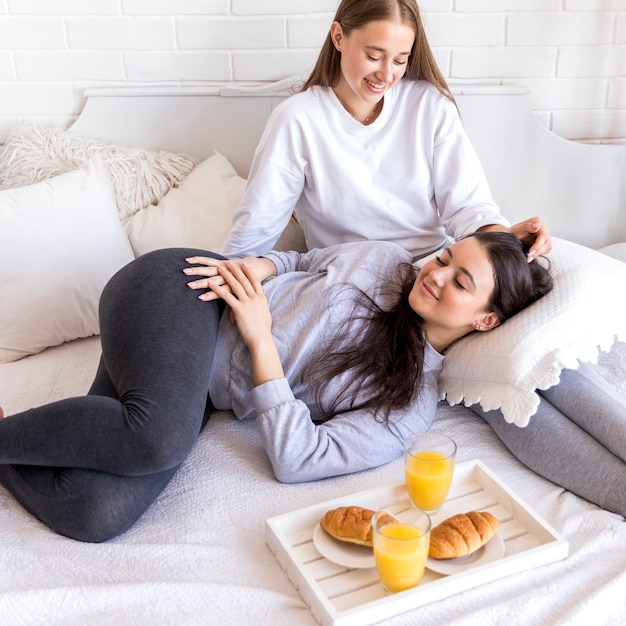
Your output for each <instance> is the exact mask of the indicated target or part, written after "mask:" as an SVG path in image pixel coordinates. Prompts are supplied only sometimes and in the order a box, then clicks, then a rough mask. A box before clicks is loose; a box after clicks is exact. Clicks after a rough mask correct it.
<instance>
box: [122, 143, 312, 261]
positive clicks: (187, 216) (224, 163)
mask: <svg viewBox="0 0 626 626" xmlns="http://www.w3.org/2000/svg"><path fill="white" fill-rule="evenodd" d="M245 185H246V181H245V180H244V179H243V178H241V177H240V176H238V175H237V172H236V171H235V168H234V167H233V166H232V165H231V164H230V162H229V161H228V159H226V157H225V156H223V155H222V154H220V153H219V152H217V151H216V150H212V151H211V152H210V153H209V156H208V157H207V158H206V159H205V160H204V161H202V162H201V163H199V164H198V165H196V167H195V168H194V169H193V171H192V172H191V174H189V176H187V178H185V180H184V181H183V182H182V183H181V185H180V186H179V187H177V188H174V189H172V190H171V191H169V192H168V193H167V194H166V195H165V196H164V197H163V198H162V200H161V201H160V202H159V203H158V204H157V205H156V206H150V207H148V208H146V209H142V210H141V211H139V212H137V213H135V214H134V215H131V216H130V217H127V218H125V219H124V220H123V223H124V228H125V229H126V234H127V235H128V238H129V239H130V242H131V244H132V246H133V250H134V252H135V254H136V255H137V256H139V255H141V254H145V253H146V252H150V251H151V250H157V249H159V248H176V247H185V248H200V249H202V250H215V249H216V248H219V247H220V246H221V245H222V244H223V243H224V241H225V240H226V237H227V235H228V233H229V231H230V229H231V226H232V218H233V213H234V211H235V208H236V207H237V205H238V204H239V201H240V199H241V197H242V195H243V192H244V188H245ZM276 248H277V249H279V250H299V251H303V250H305V248H304V236H303V235H302V231H301V229H300V228H299V227H296V225H295V224H294V223H290V224H289V225H288V226H287V228H286V229H285V232H284V233H283V235H282V236H281V238H280V240H279V242H278V243H277V245H276Z"/></svg>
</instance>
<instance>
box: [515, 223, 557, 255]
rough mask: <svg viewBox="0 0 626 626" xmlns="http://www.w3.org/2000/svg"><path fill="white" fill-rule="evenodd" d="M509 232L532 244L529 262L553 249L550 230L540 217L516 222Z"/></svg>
mask: <svg viewBox="0 0 626 626" xmlns="http://www.w3.org/2000/svg"><path fill="white" fill-rule="evenodd" d="M508 232H510V233H511V234H512V235H515V236H516V237H517V238H518V239H521V240H522V241H523V242H524V243H526V244H528V245H530V246H531V248H530V250H529V251H528V256H527V258H528V261H529V262H530V261H532V260H533V259H536V258H537V257H539V256H542V255H544V254H547V253H548V252H550V250H552V237H551V236H550V231H549V229H548V227H547V226H546V224H545V223H544V222H543V221H542V220H541V219H540V218H538V217H531V218H530V219H527V220H524V221H523V222H519V223H518V224H514V225H513V226H511V228H509V229H508Z"/></svg>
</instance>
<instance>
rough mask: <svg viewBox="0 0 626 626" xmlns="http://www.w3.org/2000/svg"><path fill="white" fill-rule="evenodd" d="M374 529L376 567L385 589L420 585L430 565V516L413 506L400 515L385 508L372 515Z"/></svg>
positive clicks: (395, 590) (396, 590)
mask: <svg viewBox="0 0 626 626" xmlns="http://www.w3.org/2000/svg"><path fill="white" fill-rule="evenodd" d="M372 528H373V529H374V532H373V539H374V559H375V561H376V570H377V572H378V576H379V577H380V582H381V583H382V585H383V587H384V588H385V590H386V591H389V592H390V593H396V592H398V591H404V590H406V589H411V588H413V587H417V585H418V584H419V581H420V580H421V579H422V575H423V574H424V568H425V567H426V557H427V556H428V544H429V541H430V517H428V515H427V514H426V513H424V511H420V510H419V509H415V508H413V507H410V508H409V509H407V510H405V511H403V512H402V513H400V514H398V513H392V512H391V511H390V510H389V507H383V508H382V509H379V510H378V511H376V513H375V514H374V517H372Z"/></svg>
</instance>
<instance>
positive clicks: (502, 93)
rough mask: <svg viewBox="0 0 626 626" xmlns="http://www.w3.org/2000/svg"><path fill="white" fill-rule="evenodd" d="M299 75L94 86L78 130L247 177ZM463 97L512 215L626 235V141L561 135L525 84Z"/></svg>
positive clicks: (555, 228)
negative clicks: (259, 81) (234, 82)
mask: <svg viewBox="0 0 626 626" xmlns="http://www.w3.org/2000/svg"><path fill="white" fill-rule="evenodd" d="M298 80H299V79H297V78H296V79H294V78H289V79H285V80H283V81H280V82H278V83H275V84H272V85H267V86H262V87H251V88H241V89H233V88H219V87H215V88H201V89H193V88H163V89H160V88H143V89H139V88H138V89H128V88H124V89H109V90H107V89H97V90H89V91H87V92H86V93H85V95H86V97H87V102H86V104H85V107H84V109H83V111H82V113H81V115H80V116H79V118H78V120H77V121H76V122H75V124H74V125H73V126H72V128H71V130H72V132H75V133H76V134H80V135H84V136H89V137H98V138H101V139H104V140H107V141H110V142H114V143H119V144H123V145H130V146H138V147H144V148H154V149H164V150H172V151H176V152H185V153H188V154H192V155H194V156H197V157H203V156H205V155H206V154H207V153H208V152H209V150H210V149H211V148H215V149H216V150H218V151H219V152H221V153H222V154H224V155H225V156H226V157H227V158H228V159H229V160H230V162H231V163H232V164H233V165H234V166H235V168H236V169H237V171H238V172H239V173H240V174H241V175H242V176H246V175H247V172H248V169H249V166H250V161H251V159H252V155H253V153H254V148H255V146H256V144H257V142H258V140H259V138H260V136H261V133H262V131H263V127H264V124H265V120H266V119H267V116H268V115H269V113H270V111H271V110H272V109H273V108H274V107H275V106H276V105H277V104H278V103H279V102H280V101H281V100H282V99H284V98H285V97H287V96H288V95H289V94H290V88H291V87H292V86H293V85H294V84H297V82H298ZM455 97H456V99H457V102H458V105H459V109H460V111H461V115H462V119H463V122H464V124H465V128H466V129H467V132H468V134H469V136H470V137H471V139H472V142H473V143H474V146H475V147H476V150H477V152H478V154H479V156H480V159H481V161H482V163H483V166H484V168H485V172H486V174H487V178H488V180H489V183H490V185H491V189H492V192H493V195H494V198H495V200H496V202H498V204H499V205H500V207H501V209H502V212H503V214H504V215H505V216H506V217H508V218H509V219H510V220H511V221H513V222H516V221H519V220H522V219H525V218H527V217H531V216H533V215H541V216H542V217H543V218H544V219H545V220H546V221H547V223H548V224H549V226H550V229H551V231H552V233H553V234H554V235H555V236H558V237H561V238H563V239H568V240H570V241H575V242H577V243H581V244H583V245H587V246H590V247H592V248H599V247H602V246H605V245H608V244H611V243H616V242H619V241H626V146H614V145H590V144H581V143H577V142H573V141H568V140H565V139H562V138H560V137H558V136H556V135H554V134H553V133H551V132H549V131H548V130H547V129H545V128H544V127H543V126H542V125H541V124H540V123H539V122H538V121H537V120H536V118H535V117H534V116H533V115H532V113H531V112H530V109H529V108H528V105H527V100H526V93H525V92H524V91H523V90H520V89H517V88H507V87H491V86H486V87H470V88H464V89H462V90H461V89H459V90H455Z"/></svg>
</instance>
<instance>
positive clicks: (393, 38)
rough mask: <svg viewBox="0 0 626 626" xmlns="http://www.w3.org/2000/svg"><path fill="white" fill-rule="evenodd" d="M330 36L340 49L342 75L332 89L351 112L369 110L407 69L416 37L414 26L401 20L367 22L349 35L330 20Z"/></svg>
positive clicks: (337, 23)
mask: <svg viewBox="0 0 626 626" xmlns="http://www.w3.org/2000/svg"><path fill="white" fill-rule="evenodd" d="M331 37H332V40H333V43H334V44H335V47H336V48H337V50H339V52H341V78H340V80H339V83H338V84H337V85H335V87H334V88H335V93H336V94H337V96H338V97H339V99H340V100H341V101H342V102H343V104H344V106H347V107H348V109H349V110H350V113H352V114H353V115H355V114H357V113H361V109H362V108H363V107H365V109H366V110H367V111H368V112H369V110H371V108H372V105H374V104H376V103H377V102H378V101H379V100H380V99H381V98H382V97H383V95H384V94H385V92H386V91H388V90H389V89H390V88H391V87H392V85H394V84H395V83H396V82H397V81H399V80H400V79H401V78H402V77H403V76H404V73H405V72H406V68H407V62H408V60H409V56H410V53H411V48H412V47H413V42H414V41H415V32H414V31H413V29H412V28H411V27H409V26H407V25H406V24H404V23H402V22H399V21H398V22H396V21H389V20H381V21H376V22H369V23H368V24H367V25H365V26H364V27H363V28H359V29H357V30H353V31H352V32H351V33H350V34H349V35H346V34H345V33H344V32H343V29H342V27H341V24H339V22H333V24H332V26H331Z"/></svg>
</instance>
